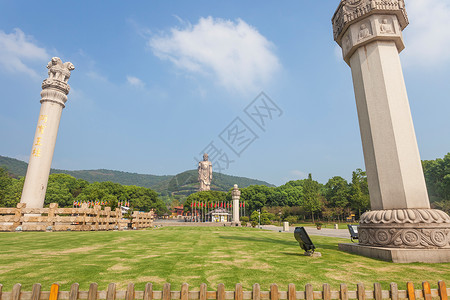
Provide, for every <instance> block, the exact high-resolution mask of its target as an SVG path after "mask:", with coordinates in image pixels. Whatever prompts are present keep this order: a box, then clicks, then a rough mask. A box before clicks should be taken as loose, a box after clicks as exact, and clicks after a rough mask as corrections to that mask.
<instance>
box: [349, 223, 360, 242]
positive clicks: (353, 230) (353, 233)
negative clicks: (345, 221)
mask: <svg viewBox="0 0 450 300" xmlns="http://www.w3.org/2000/svg"><path fill="white" fill-rule="evenodd" d="M347 227H348V231H350V239H351V240H352V243H354V242H355V241H354V240H357V239H358V227H359V225H347Z"/></svg>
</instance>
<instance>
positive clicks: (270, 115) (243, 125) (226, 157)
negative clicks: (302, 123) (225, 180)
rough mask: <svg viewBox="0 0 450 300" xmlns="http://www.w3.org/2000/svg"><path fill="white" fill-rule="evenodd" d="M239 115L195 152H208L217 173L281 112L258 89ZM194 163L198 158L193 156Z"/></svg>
mask: <svg viewBox="0 0 450 300" xmlns="http://www.w3.org/2000/svg"><path fill="white" fill-rule="evenodd" d="M244 113H245V114H242V116H237V117H236V118H235V119H234V120H233V121H232V122H231V123H230V124H228V126H226V127H225V129H224V130H223V131H222V132H221V133H220V134H219V135H218V138H219V139H213V140H211V142H210V143H209V144H208V145H207V146H206V147H204V148H203V149H202V150H201V151H200V152H199V153H198V155H199V156H201V155H203V153H208V155H209V161H210V162H211V163H212V164H213V167H214V170H216V171H217V172H219V173H221V172H222V171H224V170H227V169H228V168H229V167H230V165H231V164H232V163H234V162H235V161H236V158H239V157H240V156H241V155H242V153H244V151H245V150H246V149H247V148H248V147H249V146H250V145H251V144H252V143H253V142H254V141H256V140H257V139H258V138H259V136H258V133H257V132H258V131H262V132H265V131H266V128H267V126H268V125H269V123H270V122H272V121H273V120H274V119H276V118H279V117H280V116H281V115H282V114H283V111H282V110H281V109H280V108H279V107H278V106H277V105H276V104H275V102H273V101H272V99H270V98H269V97H268V96H267V95H266V94H265V93H264V92H261V93H260V94H259V95H258V96H257V97H256V98H255V99H254V100H253V101H252V102H251V103H250V104H249V105H247V107H246V108H245V109H244ZM194 160H195V162H196V163H197V162H198V161H199V159H197V158H196V157H194Z"/></svg>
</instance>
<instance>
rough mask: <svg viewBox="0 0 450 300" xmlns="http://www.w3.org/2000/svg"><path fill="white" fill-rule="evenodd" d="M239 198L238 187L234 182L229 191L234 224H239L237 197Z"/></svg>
mask: <svg viewBox="0 0 450 300" xmlns="http://www.w3.org/2000/svg"><path fill="white" fill-rule="evenodd" d="M240 198H241V191H240V190H239V189H238V185H237V184H235V185H234V187H233V190H232V191H231V199H232V201H233V222H232V224H235V225H236V226H239V225H240V224H241V221H240V220H239V199H240Z"/></svg>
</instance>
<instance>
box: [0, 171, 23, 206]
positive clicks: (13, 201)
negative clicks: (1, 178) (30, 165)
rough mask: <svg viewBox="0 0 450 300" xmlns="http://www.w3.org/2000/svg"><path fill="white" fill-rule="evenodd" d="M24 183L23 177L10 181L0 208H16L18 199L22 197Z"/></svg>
mask: <svg viewBox="0 0 450 300" xmlns="http://www.w3.org/2000/svg"><path fill="white" fill-rule="evenodd" d="M24 182H25V177H22V178H20V179H14V178H13V179H12V181H11V182H10V184H9V185H8V186H7V187H6V190H5V193H4V198H3V201H2V203H0V206H2V207H16V206H17V203H19V202H20V197H21V196H22V189H23V184H24Z"/></svg>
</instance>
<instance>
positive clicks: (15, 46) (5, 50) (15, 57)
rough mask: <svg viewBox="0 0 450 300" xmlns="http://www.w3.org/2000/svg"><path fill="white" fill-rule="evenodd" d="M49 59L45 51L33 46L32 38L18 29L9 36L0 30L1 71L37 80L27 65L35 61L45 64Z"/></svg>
mask: <svg viewBox="0 0 450 300" xmlns="http://www.w3.org/2000/svg"><path fill="white" fill-rule="evenodd" d="M49 58H50V55H49V54H48V53H47V51H46V50H45V49H44V48H40V47H39V46H37V45H35V43H33V40H32V38H31V37H30V36H27V35H25V33H24V32H23V31H22V30H20V29H19V28H16V29H14V32H13V33H10V34H7V33H5V32H4V31H2V30H0V65H1V66H2V69H3V70H6V71H8V72H13V73H25V74H27V75H29V76H31V77H35V78H39V76H38V74H37V73H36V71H35V70H33V69H32V68H31V67H30V66H28V65H27V63H32V62H36V61H38V62H42V63H47V62H48V60H49Z"/></svg>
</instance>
